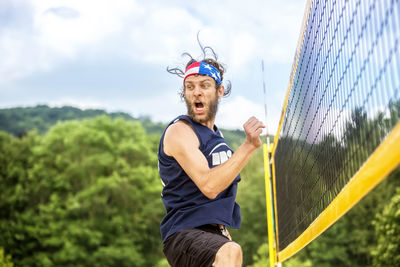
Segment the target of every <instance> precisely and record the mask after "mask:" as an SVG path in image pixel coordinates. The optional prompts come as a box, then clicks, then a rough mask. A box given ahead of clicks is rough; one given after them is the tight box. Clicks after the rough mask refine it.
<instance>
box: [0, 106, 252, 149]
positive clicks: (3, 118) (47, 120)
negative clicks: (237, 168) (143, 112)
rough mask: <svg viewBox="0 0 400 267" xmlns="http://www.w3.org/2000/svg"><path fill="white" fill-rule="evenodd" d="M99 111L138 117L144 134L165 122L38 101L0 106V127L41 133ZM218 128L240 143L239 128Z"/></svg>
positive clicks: (233, 143) (15, 132)
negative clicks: (13, 106)
mask: <svg viewBox="0 0 400 267" xmlns="http://www.w3.org/2000/svg"><path fill="white" fill-rule="evenodd" d="M101 115H107V116H109V117H111V118H117V117H122V118H124V119H126V120H134V121H140V122H141V124H142V125H143V127H144V128H145V129H146V133H147V134H159V135H161V133H162V131H163V130H164V128H165V126H166V125H165V124H163V123H159V122H153V121H152V120H151V118H150V117H146V116H144V117H139V118H134V117H132V116H131V115H129V114H128V113H124V112H112V113H109V112H106V111H105V110H101V109H85V110H82V109H79V108H76V107H72V106H63V107H49V106H47V105H38V106H35V107H15V108H6V109H0V131H5V132H8V133H11V134H12V135H14V136H17V137H22V136H24V135H26V133H27V132H29V131H32V130H36V131H37V132H38V133H39V134H40V135H43V134H45V133H46V132H47V131H48V130H49V129H50V127H52V126H53V125H55V124H56V123H57V122H58V121H69V120H82V119H85V118H93V117H97V116H101ZM171 119H172V118H171ZM221 130H222V132H223V134H224V136H225V139H226V140H227V142H228V143H229V144H230V145H231V146H232V147H237V146H238V145H240V144H241V143H242V141H243V140H244V138H245V135H244V132H243V131H241V130H226V129H221Z"/></svg>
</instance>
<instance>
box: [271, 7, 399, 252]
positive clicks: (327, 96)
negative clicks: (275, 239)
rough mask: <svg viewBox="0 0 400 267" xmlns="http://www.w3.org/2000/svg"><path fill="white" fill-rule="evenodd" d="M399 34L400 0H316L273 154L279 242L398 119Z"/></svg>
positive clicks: (305, 222)
mask: <svg viewBox="0 0 400 267" xmlns="http://www.w3.org/2000/svg"><path fill="white" fill-rule="evenodd" d="M399 39H400V4H399V1H390V0H376V1H373V0H348V1H346V0H342V1H334V0H326V1H316V0H315V1H313V3H312V6H311V10H310V14H309V16H308V21H307V26H306V29H305V33H304V39H303V41H302V44H301V49H300V50H299V55H298V63H297V68H296V69H294V72H293V73H292V77H293V83H292V87H291V91H290V95H289V98H288V105H287V110H286V113H285V116H284V120H283V124H282V128H281V131H280V133H279V142H278V145H277V148H276V151H275V154H274V155H273V157H274V160H275V172H276V198H277V201H276V204H277V219H278V234H279V250H283V249H284V248H285V247H287V246H288V245H289V244H290V243H291V242H292V241H294V240H295V239H296V238H297V237H298V236H299V235H300V234H301V233H302V232H303V231H304V230H305V229H306V228H307V227H308V226H309V225H310V224H311V223H312V222H313V221H314V220H315V219H316V218H317V217H318V215H319V214H321V212H322V211H323V210H324V209H325V208H326V207H327V206H328V205H329V203H330V202H331V201H332V200H333V199H334V198H335V197H336V195H337V194H338V193H339V192H340V191H341V189H342V188H343V187H344V186H345V185H346V183H347V182H348V181H349V179H350V178H351V177H352V176H353V175H354V174H355V173H356V172H357V170H358V169H359V168H360V166H361V165H362V164H363V162H365V160H366V159H367V158H368V157H369V155H370V154H371V153H373V151H374V150H375V149H376V147H377V146H378V145H379V144H380V143H381V142H382V140H383V139H384V138H385V137H386V136H387V134H388V133H389V132H390V131H391V130H392V129H393V127H394V126H396V125H397V123H398V120H399V110H400V99H399V87H400V78H399V77H400V52H399V41H400V40H399ZM399 149H400V148H399Z"/></svg>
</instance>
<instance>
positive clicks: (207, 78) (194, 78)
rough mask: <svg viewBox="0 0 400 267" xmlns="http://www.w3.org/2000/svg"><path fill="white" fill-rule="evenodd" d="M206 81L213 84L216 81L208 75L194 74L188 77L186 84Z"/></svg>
mask: <svg viewBox="0 0 400 267" xmlns="http://www.w3.org/2000/svg"><path fill="white" fill-rule="evenodd" d="M206 81H211V82H212V81H214V79H213V78H211V77H210V76H207V75H201V74H194V75H190V76H188V77H187V78H186V80H185V83H193V82H206Z"/></svg>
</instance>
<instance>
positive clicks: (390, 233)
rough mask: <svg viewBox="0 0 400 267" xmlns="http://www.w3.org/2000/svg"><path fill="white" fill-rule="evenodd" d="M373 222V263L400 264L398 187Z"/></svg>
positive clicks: (384, 264) (377, 264)
mask: <svg viewBox="0 0 400 267" xmlns="http://www.w3.org/2000/svg"><path fill="white" fill-rule="evenodd" d="M373 224H374V226H375V235H376V238H377V241H378V242H377V244H376V246H375V247H374V248H373V249H372V250H371V254H372V256H373V265H374V266H400V187H398V188H397V191H396V194H395V195H394V196H393V198H392V199H391V200H390V202H389V203H388V204H387V205H386V206H385V208H384V209H383V211H382V212H380V213H378V214H377V216H376V219H375V221H374V222H373Z"/></svg>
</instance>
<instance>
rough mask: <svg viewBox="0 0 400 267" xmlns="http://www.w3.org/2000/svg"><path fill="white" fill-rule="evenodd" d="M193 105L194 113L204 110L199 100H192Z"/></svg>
mask: <svg viewBox="0 0 400 267" xmlns="http://www.w3.org/2000/svg"><path fill="white" fill-rule="evenodd" d="M194 107H195V108H194V109H195V112H196V113H201V112H203V111H204V104H203V103H202V102H200V101H196V102H194Z"/></svg>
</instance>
